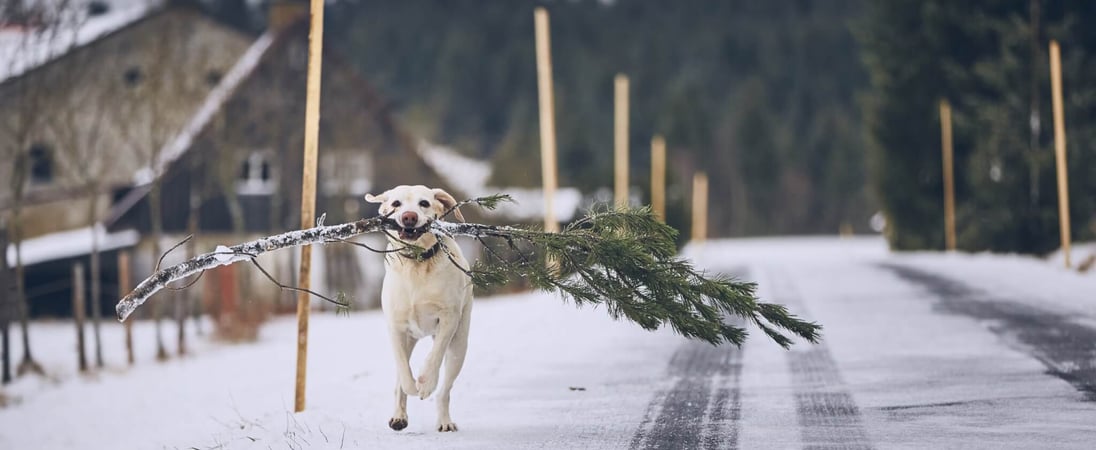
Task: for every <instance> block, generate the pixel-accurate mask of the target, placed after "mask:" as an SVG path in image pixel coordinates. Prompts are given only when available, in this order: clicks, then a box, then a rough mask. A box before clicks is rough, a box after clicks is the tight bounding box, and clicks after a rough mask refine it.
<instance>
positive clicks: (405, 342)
mask: <svg viewBox="0 0 1096 450" xmlns="http://www.w3.org/2000/svg"><path fill="white" fill-rule="evenodd" d="M401 335H402V338H401V339H400V341H399V343H400V344H401V345H400V346H401V347H402V348H403V350H404V352H405V353H406V354H408V355H410V354H411V351H413V350H414V349H415V342H416V341H417V339H415V338H413V337H411V336H409V335H407V333H401ZM403 361H404V365H405V366H406V365H408V364H407V359H404V360H403ZM397 367H398V366H397ZM408 370H410V369H408ZM403 379H404V377H402V376H400V369H398V368H397V369H396V389H395V391H396V411H395V412H393V413H392V418H391V419H389V420H388V426H389V427H391V428H392V429H393V430H396V431H400V430H402V429H404V428H407V394H406V393H404V389H403V383H402V382H401V381H402V380H403Z"/></svg>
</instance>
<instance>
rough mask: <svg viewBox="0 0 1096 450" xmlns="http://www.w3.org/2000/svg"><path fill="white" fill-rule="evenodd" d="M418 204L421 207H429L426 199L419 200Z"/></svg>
mask: <svg viewBox="0 0 1096 450" xmlns="http://www.w3.org/2000/svg"><path fill="white" fill-rule="evenodd" d="M419 206H421V207H423V208H429V207H430V202H428V201H426V200H420V201H419Z"/></svg>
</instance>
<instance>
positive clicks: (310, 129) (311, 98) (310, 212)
mask: <svg viewBox="0 0 1096 450" xmlns="http://www.w3.org/2000/svg"><path fill="white" fill-rule="evenodd" d="M323 4H324V0H312V3H311V9H312V21H311V23H310V24H309V32H308V80H307V91H306V96H305V107H304V168H303V175H302V176H301V229H305V228H311V227H313V226H315V223H314V222H315V220H316V218H315V217H316V158H317V153H319V148H318V147H319V130H320V68H321V64H322V63H323V6H324V5H323ZM311 278H312V246H310V245H305V246H302V247H301V267H300V273H299V274H298V278H297V287H298V288H300V289H305V290H307V289H308V288H309V287H310V285H311ZM309 300H311V299H310V298H309V297H308V293H307V292H304V291H300V292H298V293H297V378H296V381H295V384H294V386H295V392H294V394H295V395H294V402H293V411H295V412H301V411H304V388H305V379H306V374H307V369H308V313H309V311H308V307H309Z"/></svg>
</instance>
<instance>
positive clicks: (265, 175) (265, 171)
mask: <svg viewBox="0 0 1096 450" xmlns="http://www.w3.org/2000/svg"><path fill="white" fill-rule="evenodd" d="M259 179H261V180H263V181H270V162H268V161H267V160H266V159H265V158H264V159H263V166H262V173H261V174H260V175H259Z"/></svg>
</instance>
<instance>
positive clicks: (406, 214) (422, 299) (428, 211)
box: [365, 185, 472, 431]
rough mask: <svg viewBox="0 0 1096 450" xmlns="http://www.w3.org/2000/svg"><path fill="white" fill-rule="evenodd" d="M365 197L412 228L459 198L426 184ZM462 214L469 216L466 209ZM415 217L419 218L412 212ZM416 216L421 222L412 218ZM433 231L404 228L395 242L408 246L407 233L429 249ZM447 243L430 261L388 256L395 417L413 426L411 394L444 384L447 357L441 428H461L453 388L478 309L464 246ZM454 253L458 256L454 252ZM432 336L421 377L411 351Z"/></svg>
mask: <svg viewBox="0 0 1096 450" xmlns="http://www.w3.org/2000/svg"><path fill="white" fill-rule="evenodd" d="M365 199H366V200H367V201H370V202H373V203H380V204H381V206H380V213H381V214H390V215H389V217H390V218H392V219H394V220H396V221H397V222H400V223H401V224H402V225H404V226H405V227H406V228H418V227H422V226H424V225H426V224H427V222H428V221H430V220H433V219H436V218H438V217H440V216H441V215H442V214H444V213H445V212H446V211H448V210H449V209H450V208H452V207H453V206H454V205H456V201H455V200H454V199H453V196H452V195H449V193H447V192H445V191H444V190H441V189H430V188H428V187H426V186H421V185H420V186H397V187H394V188H392V189H390V190H388V191H386V192H384V193H382V194H379V195H366V196H365ZM455 216H456V217H457V218H458V219H460V220H462V221H463V220H464V218H463V217H462V216H461V214H460V212H459V211H455ZM412 219H413V220H412ZM412 224H413V227H412V226H410V225H412ZM437 239H438V238H437V237H436V236H435V235H433V234H432V233H429V232H427V233H422V234H421V235H416V233H414V232H410V233H407V232H403V231H401V232H400V233H399V239H395V237H394V236H391V235H390V236H389V243H388V248H389V250H396V249H401V248H403V247H405V244H403V243H402V242H400V241H403V242H408V243H411V244H414V245H416V246H419V247H422V248H424V249H429V248H431V247H433V245H434V244H435V243H437ZM441 239H442V244H443V246H444V247H445V248H446V249H447V251H448V253H447V252H446V250H442V249H439V250H438V251H437V254H435V255H434V256H433V257H431V258H429V259H426V260H425V261H419V260H416V259H413V258H408V257H405V256H402V255H398V254H396V253H389V254H388V255H387V257H386V258H385V269H386V271H385V275H384V285H383V287H382V288H381V307H382V308H383V309H384V315H385V318H386V319H387V320H388V330H389V333H390V336H391V339H392V350H393V354H394V355H395V358H396V411H395V413H393V414H392V419H391V420H389V422H388V425H389V426H390V427H392V429H395V430H401V429H403V428H404V427H406V426H407V396H408V395H418V396H419V398H421V399H424V400H425V399H426V398H427V397H429V396H430V394H432V393H433V392H434V390H435V388H436V387H437V386H438V378H439V372H440V369H441V364H442V360H443V359H444V361H445V379H444V380H443V381H442V385H441V389H440V390H439V391H438V396H437V405H438V422H437V430H438V431H457V425H456V424H455V423H453V419H451V418H450V417H449V392H450V391H451V390H452V389H453V381H454V380H456V378H457V375H458V374H460V370H461V367H462V366H463V365H464V355H465V353H466V351H467V350H468V325H469V320H470V318H471V315H472V283H471V280H470V279H469V278H468V276H467V275H466V274H465V273H464V272H462V271H461V270H460V269H459V268H457V267H455V266H454V265H453V263H454V261H455V262H456V264H459V265H460V266H461V267H462V268H464V269H465V270H467V269H468V268H469V265H468V262H467V261H466V260H465V259H464V256H463V255H462V254H461V250H460V247H458V246H457V243H456V242H454V241H453V239H452V238H449V237H447V236H442V237H441ZM450 256H452V258H453V261H450V259H449V257H450ZM426 336H432V337H433V338H434V345H433V347H432V348H431V349H430V353H429V355H427V357H426V361H425V362H424V364H423V366H422V368H421V369H420V370H419V371H418V374H419V377H418V378H415V376H414V375H413V374H412V372H411V366H410V362H409V359H410V357H411V351H412V350H413V349H414V348H415V344H416V343H417V342H418V341H419V339H422V338H424V337H426Z"/></svg>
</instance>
